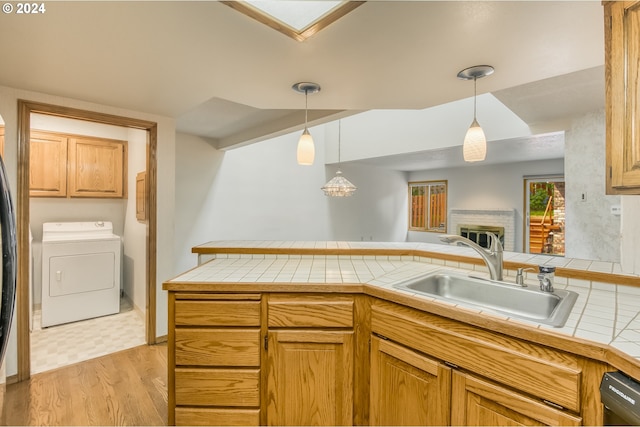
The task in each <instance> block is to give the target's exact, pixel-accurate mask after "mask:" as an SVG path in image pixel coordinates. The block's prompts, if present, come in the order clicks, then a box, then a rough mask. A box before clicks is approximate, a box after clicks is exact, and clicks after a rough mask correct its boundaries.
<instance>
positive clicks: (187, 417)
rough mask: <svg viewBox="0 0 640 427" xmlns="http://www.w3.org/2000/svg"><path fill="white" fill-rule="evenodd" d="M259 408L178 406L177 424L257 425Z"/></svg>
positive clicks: (258, 422)
mask: <svg viewBox="0 0 640 427" xmlns="http://www.w3.org/2000/svg"><path fill="white" fill-rule="evenodd" d="M259 424H260V410H259V409H227V408H176V425H177V426H257V425H259Z"/></svg>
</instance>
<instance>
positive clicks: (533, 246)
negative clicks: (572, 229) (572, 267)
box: [529, 216, 560, 254]
mask: <svg viewBox="0 0 640 427" xmlns="http://www.w3.org/2000/svg"><path fill="white" fill-rule="evenodd" d="M556 230H560V227H559V226H557V225H554V224H553V219H552V218H551V217H549V216H547V217H541V216H532V217H531V218H530V219H529V253H532V254H542V253H550V252H551V250H550V248H549V247H548V243H547V238H548V237H549V233H551V232H552V231H556ZM545 245H546V246H547V247H545Z"/></svg>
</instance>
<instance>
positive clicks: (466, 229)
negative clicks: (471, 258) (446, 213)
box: [458, 224, 504, 249]
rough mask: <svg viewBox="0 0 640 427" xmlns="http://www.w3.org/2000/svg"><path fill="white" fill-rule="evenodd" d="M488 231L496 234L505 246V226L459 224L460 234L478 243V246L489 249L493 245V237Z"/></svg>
mask: <svg viewBox="0 0 640 427" xmlns="http://www.w3.org/2000/svg"><path fill="white" fill-rule="evenodd" d="M487 233H493V234H494V235H496V236H497V237H498V240H500V243H501V244H502V246H503V247H504V227H496V226H490V225H476V224H461V225H458V235H460V236H462V237H466V238H467V239H469V240H471V241H472V242H473V243H476V244H478V246H481V247H483V248H487V249H488V248H489V247H490V246H491V238H490V237H489V235H488V234H487Z"/></svg>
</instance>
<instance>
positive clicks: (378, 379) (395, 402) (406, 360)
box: [369, 336, 451, 426]
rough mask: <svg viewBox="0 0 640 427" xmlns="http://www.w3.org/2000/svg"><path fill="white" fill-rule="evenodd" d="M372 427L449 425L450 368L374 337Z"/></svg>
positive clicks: (372, 344)
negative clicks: (387, 426) (383, 426)
mask: <svg viewBox="0 0 640 427" xmlns="http://www.w3.org/2000/svg"><path fill="white" fill-rule="evenodd" d="M370 393H371V406H370V409H369V417H370V425H374V426H376V425H396V426H417V425H424V426H434V425H436V426H437V425H449V421H450V419H449V415H450V406H449V402H450V399H449V396H450V393H451V369H449V368H448V367H446V366H444V365H442V364H441V363H438V362H436V361H434V360H432V359H429V358H428V357H426V356H424V355H422V354H420V353H417V352H415V351H412V350H410V349H408V348H406V347H403V346H400V345H398V344H394V343H393V342H391V341H386V340H382V339H380V338H378V337H376V336H372V337H371V392H370Z"/></svg>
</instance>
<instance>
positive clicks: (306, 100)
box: [304, 89, 309, 129]
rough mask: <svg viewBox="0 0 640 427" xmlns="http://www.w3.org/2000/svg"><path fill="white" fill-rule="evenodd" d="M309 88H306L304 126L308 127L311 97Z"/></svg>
mask: <svg viewBox="0 0 640 427" xmlns="http://www.w3.org/2000/svg"><path fill="white" fill-rule="evenodd" d="M308 92H309V90H308V89H305V90H304V128H305V129H307V111H309V104H308V101H309V97H308Z"/></svg>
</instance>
